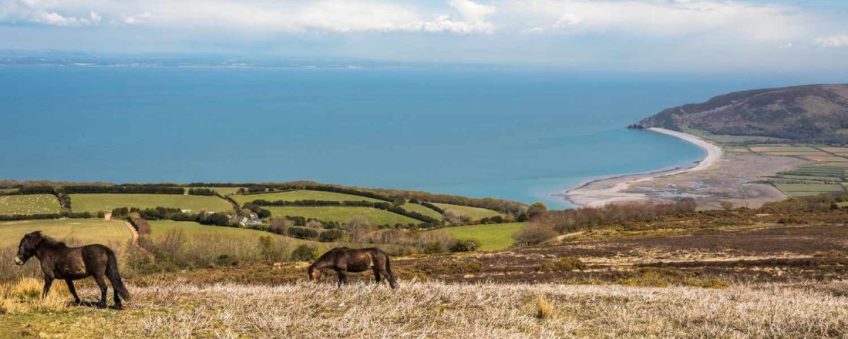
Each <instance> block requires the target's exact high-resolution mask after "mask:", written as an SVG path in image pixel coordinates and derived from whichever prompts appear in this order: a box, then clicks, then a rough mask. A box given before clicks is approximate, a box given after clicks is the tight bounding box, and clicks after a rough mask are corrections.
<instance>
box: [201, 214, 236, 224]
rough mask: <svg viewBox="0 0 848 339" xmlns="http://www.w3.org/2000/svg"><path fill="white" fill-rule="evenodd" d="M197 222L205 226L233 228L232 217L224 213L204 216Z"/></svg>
mask: <svg viewBox="0 0 848 339" xmlns="http://www.w3.org/2000/svg"><path fill="white" fill-rule="evenodd" d="M197 222H199V223H201V224H203V225H216V226H231V225H232V223H231V222H230V216H229V215H227V214H224V213H208V214H202V215H200V217H199V218H198V220H197Z"/></svg>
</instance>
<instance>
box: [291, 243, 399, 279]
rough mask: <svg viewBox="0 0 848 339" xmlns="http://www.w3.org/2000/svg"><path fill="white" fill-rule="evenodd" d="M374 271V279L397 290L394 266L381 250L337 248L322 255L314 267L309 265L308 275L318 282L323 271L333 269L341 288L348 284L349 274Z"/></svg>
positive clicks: (313, 264)
mask: <svg viewBox="0 0 848 339" xmlns="http://www.w3.org/2000/svg"><path fill="white" fill-rule="evenodd" d="M369 268H370V269H371V270H373V271H374V279H375V281H376V282H377V284H379V283H380V276H383V277H385V278H386V279H387V280H388V281H389V286H391V287H392V288H397V287H398V283H397V280H395V275H394V273H392V264H391V261H390V260H389V256H388V255H387V254H386V252H383V250H381V249H379V248H361V249H352V248H347V247H336V248H334V249H331V250H329V251H327V253H324V254H323V255H321V256H320V257H319V258H318V260H315V262H314V263H312V265H309V269H308V270H307V274H308V275H309V281H313V280H317V279H318V277H320V276H321V270H324V269H331V270H334V271H336V274H337V275H338V283H339V287H341V286H342V284H347V273H348V272H364V271H366V270H368V269H369Z"/></svg>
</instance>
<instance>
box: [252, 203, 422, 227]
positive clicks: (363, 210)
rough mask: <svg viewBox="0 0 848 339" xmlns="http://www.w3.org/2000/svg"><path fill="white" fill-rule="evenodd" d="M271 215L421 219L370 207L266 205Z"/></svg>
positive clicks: (377, 221)
mask: <svg viewBox="0 0 848 339" xmlns="http://www.w3.org/2000/svg"><path fill="white" fill-rule="evenodd" d="M265 208H267V209H268V210H270V211H271V215H272V216H279V217H282V216H292V217H304V218H307V219H308V218H314V219H318V220H322V221H337V222H341V223H344V222H347V221H348V220H350V219H351V218H353V217H354V216H357V215H360V216H363V217H365V218H366V219H368V222H370V223H371V224H372V225H395V224H403V225H407V224H420V223H421V221H419V220H416V219H412V218H410V217H407V216H403V215H400V214H396V213H392V212H389V211H385V210H381V209H376V208H370V207H345V206H327V207H301V206H286V207H279V206H266V207H265Z"/></svg>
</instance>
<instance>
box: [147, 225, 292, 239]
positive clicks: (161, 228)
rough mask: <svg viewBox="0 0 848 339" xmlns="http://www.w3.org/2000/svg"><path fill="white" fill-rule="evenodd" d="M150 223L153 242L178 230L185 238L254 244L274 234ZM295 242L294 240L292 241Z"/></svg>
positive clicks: (241, 229)
mask: <svg viewBox="0 0 848 339" xmlns="http://www.w3.org/2000/svg"><path fill="white" fill-rule="evenodd" d="M148 223H150V228H151V233H150V237H151V238H153V239H154V240H161V239H163V238H164V237H165V236H166V235H167V234H168V233H169V232H171V231H173V230H180V231H182V232H183V233H184V234H185V235H187V236H190V237H191V236H207V235H209V236H224V237H227V238H228V239H231V240H233V241H245V240H247V241H253V242H255V241H256V240H257V239H259V237H262V236H269V235H271V236H273V235H274V234H272V233H268V232H264V231H258V230H251V229H244V228H237V227H221V226H207V225H201V224H198V223H196V222H188V221H171V220H151V221H148ZM292 240H295V239H292Z"/></svg>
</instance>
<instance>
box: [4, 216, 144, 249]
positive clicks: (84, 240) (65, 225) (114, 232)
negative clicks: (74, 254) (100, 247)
mask: <svg viewBox="0 0 848 339" xmlns="http://www.w3.org/2000/svg"><path fill="white" fill-rule="evenodd" d="M33 231H42V232H43V233H44V234H46V235H49V236H51V237H53V238H56V239H59V240H73V243H75V244H91V243H100V244H104V245H108V244H109V243H121V244H123V243H125V242H126V241H128V240H130V239H131V233H130V231H129V229H127V226H126V225H125V224H124V222H122V221H117V220H112V221H103V220H99V219H63V220H27V221H12V222H4V223H0V248H4V247H10V246H17V245H18V243H19V242H20V240H21V237H23V235H24V234H27V233H29V232H33Z"/></svg>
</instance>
